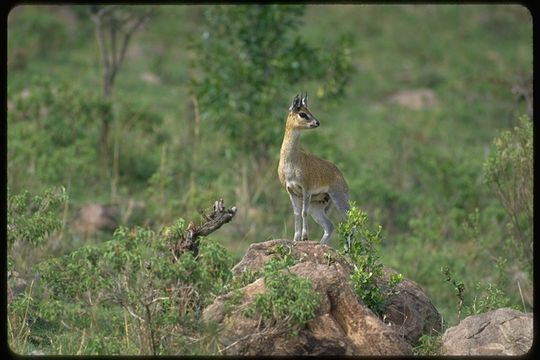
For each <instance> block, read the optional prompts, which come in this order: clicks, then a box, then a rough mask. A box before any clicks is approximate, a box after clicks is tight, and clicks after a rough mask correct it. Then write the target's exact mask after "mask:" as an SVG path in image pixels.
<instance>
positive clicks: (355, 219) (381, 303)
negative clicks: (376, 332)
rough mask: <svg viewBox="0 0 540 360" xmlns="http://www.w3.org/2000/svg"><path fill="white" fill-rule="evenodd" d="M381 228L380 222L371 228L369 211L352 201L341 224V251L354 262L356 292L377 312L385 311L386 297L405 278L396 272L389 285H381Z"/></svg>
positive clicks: (353, 275)
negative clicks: (364, 210) (379, 252)
mask: <svg viewBox="0 0 540 360" xmlns="http://www.w3.org/2000/svg"><path fill="white" fill-rule="evenodd" d="M381 231H382V227H381V226H380V225H379V227H378V229H377V230H376V231H374V230H372V229H370V228H369V224H368V216H367V214H366V213H365V212H363V211H361V210H360V209H359V208H358V207H356V204H355V203H354V202H351V208H350V210H349V212H348V213H347V219H346V220H345V221H344V222H342V223H340V224H339V226H338V233H339V236H340V246H341V247H342V248H343V250H342V251H343V252H344V253H345V254H348V255H349V256H350V258H351V261H352V263H353V265H354V272H353V273H352V274H351V283H352V286H353V289H354V292H355V293H356V295H357V296H358V298H359V299H360V300H362V301H363V302H364V303H365V304H366V305H367V306H368V307H369V308H370V309H371V310H373V311H374V312H375V313H377V314H381V313H382V312H383V310H384V308H385V306H386V299H387V297H388V296H390V295H391V294H392V293H393V292H394V291H395V287H396V286H397V284H399V282H401V280H402V279H403V277H402V275H401V274H393V275H392V276H391V278H390V281H389V283H388V286H387V288H382V286H380V285H379V283H380V282H381V280H382V278H383V275H384V272H383V265H382V263H381V262H380V261H379V255H378V247H379V246H380V243H381Z"/></svg>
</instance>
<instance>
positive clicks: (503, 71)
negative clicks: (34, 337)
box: [7, 5, 532, 353]
mask: <svg viewBox="0 0 540 360" xmlns="http://www.w3.org/2000/svg"><path fill="white" fill-rule="evenodd" d="M205 9H206V7H205V6H194V5H190V6H187V5H186V6H160V7H159V10H158V11H157V12H156V13H155V14H154V15H153V17H152V18H151V19H150V20H149V21H148V22H147V23H146V24H145V25H143V27H142V28H141V29H140V30H139V31H138V32H136V33H135V34H134V36H133V38H132V41H131V43H130V45H129V48H128V52H127V54H126V59H125V63H124V64H123V66H122V68H121V69H120V72H119V74H118V76H117V79H116V82H115V84H114V93H113V107H112V111H113V114H114V117H115V119H117V121H116V122H114V123H113V125H112V133H111V141H110V144H109V145H110V155H111V158H112V156H113V153H114V147H115V146H116V147H117V148H116V149H117V156H118V165H117V167H118V171H119V173H118V176H117V179H116V180H117V194H116V196H115V198H114V199H113V198H112V193H111V186H112V183H111V181H112V180H113V176H111V169H108V171H109V172H108V173H107V174H105V175H104V174H103V171H102V167H101V166H100V164H99V161H98V158H99V157H98V143H97V137H98V132H99V129H98V121H97V120H94V117H93V116H94V115H85V117H84V119H85V120H82V118H83V117H81V118H78V117H77V114H79V112H81V111H83V110H84V101H87V100H88V99H93V98H94V97H97V98H99V96H100V94H101V87H102V67H101V62H100V61H101V60H100V53H99V49H98V45H97V41H96V36H95V33H94V24H93V23H92V21H91V20H90V18H89V16H88V13H87V12H86V9H85V8H84V7H82V6H36V5H23V6H18V7H16V8H15V9H13V10H12V11H11V12H10V14H9V18H8V83H7V91H8V148H7V157H8V174H7V175H8V187H9V192H10V194H16V193H20V192H22V191H24V190H28V191H30V192H31V193H32V194H38V193H42V192H43V191H44V190H45V189H47V188H50V187H55V186H60V185H63V186H65V187H66V189H67V193H68V195H69V203H68V206H67V207H66V208H65V213H64V219H65V222H64V227H63V228H62V230H61V231H60V234H61V235H58V234H57V235H55V236H52V237H51V239H49V240H48V242H47V243H46V244H45V245H43V246H41V247H39V248H31V247H25V245H24V244H18V245H17V244H16V245H17V246H18V247H16V249H18V251H19V252H18V253H17V254H14V255H13V257H14V258H13V259H14V260H13V262H14V266H15V268H16V269H17V271H19V272H20V273H22V274H24V275H25V276H26V277H27V280H28V282H30V280H29V279H31V278H32V277H33V276H34V275H35V272H36V270H35V268H34V266H33V264H35V263H38V262H39V261H43V260H47V259H51V258H53V257H55V256H59V255H62V254H67V253H70V252H71V251H74V250H76V249H78V248H80V247H81V246H83V245H88V244H94V245H95V244H101V243H103V242H104V241H106V240H108V239H110V238H111V234H108V233H103V232H100V233H97V234H95V235H92V236H90V237H88V238H82V237H81V236H79V235H78V234H77V233H76V232H75V231H73V230H72V229H70V225H69V224H70V222H69V219H72V218H73V217H74V216H75V214H76V210H77V209H78V208H79V207H81V206H82V205H84V204H87V203H91V202H98V203H110V202H115V203H116V204H118V205H119V206H120V208H121V209H123V210H125V209H126V206H127V204H128V202H129V201H130V200H133V201H139V202H141V203H143V204H144V205H145V207H146V212H145V213H144V214H143V215H141V216H139V217H137V218H131V219H127V220H126V222H125V224H122V225H128V226H135V225H145V226H149V227H151V228H153V229H156V230H158V229H159V228H160V227H161V226H164V225H170V224H171V223H173V222H174V220H175V219H177V218H178V217H182V218H184V219H186V220H191V219H195V218H197V216H198V210H199V209H201V208H207V207H208V206H210V205H211V204H212V203H213V202H214V201H215V200H217V199H218V198H223V199H224V200H225V203H226V204H227V205H237V206H238V208H239V210H238V214H237V216H236V217H235V219H234V220H233V222H232V223H230V224H227V225H225V226H224V227H223V228H222V229H220V230H219V231H218V232H216V233H215V234H213V235H212V238H213V239H215V240H216V241H217V242H219V243H220V244H222V245H223V246H224V247H225V248H227V249H228V250H229V251H230V252H231V253H232V254H233V258H234V259H235V260H238V259H239V258H240V257H241V256H242V254H243V252H244V251H245V250H246V249H247V247H248V246H249V245H250V244H251V243H254V242H260V241H265V240H268V239H275V238H292V235H293V228H294V224H293V216H292V209H291V207H290V203H289V199H288V196H287V194H286V192H285V190H284V189H282V188H281V187H280V185H279V182H278V179H277V174H276V166H277V161H278V158H279V149H278V148H273V147H271V148H270V151H269V155H270V158H271V159H272V161H270V164H269V165H267V166H266V167H265V168H262V169H259V168H257V166H256V164H257V159H255V161H252V162H251V163H248V170H249V171H251V173H250V174H249V176H248V177H247V180H248V181H247V183H246V182H245V181H244V182H242V177H241V176H240V174H239V173H240V169H241V166H240V164H241V162H240V160H239V158H238V157H237V156H236V155H235V153H234V152H232V151H231V150H230V149H232V148H233V145H234V143H235V139H231V138H227V137H224V136H223V134H222V133H220V131H218V130H216V129H215V128H214V127H212V126H211V125H210V123H209V122H206V121H205V119H206V118H205V109H200V111H201V114H202V116H201V122H200V124H199V126H200V128H199V133H198V135H197V137H196V138H195V140H194V137H193V134H194V133H193V126H194V125H193V124H194V120H193V119H194V115H193V110H192V109H191V102H190V94H191V92H190V81H191V80H192V79H193V77H194V76H197V71H200V70H197V69H195V68H194V66H193V64H194V63H195V64H196V63H197V62H198V61H199V60H200V58H198V57H200V56H204V55H201V54H199V53H197V52H196V51H195V50H194V49H193V47H191V46H190V43H191V42H192V41H193V39H197V38H200V37H201V36H203V33H204V28H203V25H202V24H203V23H204V16H203V15H204V11H205ZM298 21H301V26H300V27H299V28H298V30H297V34H298V35H300V37H301V38H302V39H303V40H304V41H305V42H307V43H308V44H309V45H311V46H313V47H315V48H317V49H320V52H321V53H323V54H325V53H326V52H330V51H332V48H333V47H332V46H333V45H334V44H335V43H336V42H337V41H338V39H339V37H340V36H341V35H343V34H348V35H349V36H350V38H351V39H352V45H351V47H350V58H351V61H352V66H353V69H354V71H352V72H351V73H350V79H349V84H348V86H347V87H346V91H345V95H344V96H343V97H342V98H341V100H340V101H339V102H337V103H332V104H330V103H324V102H323V101H322V98H320V97H318V96H317V94H320V92H321V84H320V83H319V82H317V81H315V80H310V81H300V82H299V83H298V84H297V85H296V86H292V87H290V88H285V87H284V88H283V89H282V91H283V92H285V93H286V94H287V96H288V97H289V98H290V99H292V97H293V96H294V95H295V94H296V93H298V92H300V91H307V92H308V94H310V95H311V94H313V95H311V96H310V99H311V100H310V108H311V110H312V112H313V113H314V114H315V115H316V116H317V117H318V119H319V120H320V121H321V127H320V128H318V129H317V130H316V131H313V132H309V133H305V134H303V137H302V141H303V144H304V146H305V147H306V148H307V149H309V151H311V152H313V153H315V154H317V155H319V156H321V157H323V158H326V159H328V160H330V161H332V162H334V163H335V164H336V165H337V166H338V167H339V168H340V169H341V170H342V172H343V174H344V175H345V178H346V179H347V181H348V183H349V186H350V192H351V198H352V199H353V200H354V201H356V203H357V204H358V205H359V207H360V208H362V209H363V210H365V211H367V213H368V215H369V217H370V220H371V222H372V223H373V224H381V225H382V226H383V243H382V251H381V258H382V262H383V263H384V264H385V265H387V266H390V267H393V268H394V269H396V270H397V271H400V272H401V273H403V275H404V276H405V277H406V278H409V279H412V280H414V281H416V282H418V283H419V284H420V285H421V286H422V288H423V289H424V290H425V291H426V293H427V295H428V296H429V297H430V298H431V299H432V301H433V303H434V305H435V306H436V308H437V309H438V310H439V311H440V312H441V314H442V315H443V318H444V320H445V321H446V323H447V324H449V325H453V324H455V323H457V321H458V317H459V315H458V310H457V306H458V298H457V297H456V291H455V289H454V287H453V286H452V285H451V284H450V283H448V282H446V281H445V276H444V275H443V274H442V273H441V268H444V267H448V268H450V269H451V270H452V273H453V276H454V277H455V279H457V280H459V281H461V282H463V283H464V285H465V293H464V296H465V300H466V302H467V303H473V302H474V301H476V299H477V298H479V297H480V296H483V295H482V294H485V291H484V290H485V289H484V288H485V287H486V286H487V285H488V284H493V285H494V286H497V287H498V288H500V289H501V291H502V293H501V294H502V295H504V297H507V298H508V299H509V301H510V303H511V304H513V305H518V306H519V307H520V308H521V309H523V307H525V309H526V310H530V309H531V308H530V305H527V304H525V301H524V300H523V295H522V294H521V295H520V291H522V290H523V291H524V292H532V281H531V278H529V277H527V275H526V274H527V273H528V272H529V271H530V269H527V267H526V266H524V265H523V262H520V261H518V259H516V258H515V257H514V256H513V253H511V252H509V250H508V249H509V248H512V242H513V241H515V239H513V238H512V236H511V233H510V231H509V230H508V227H507V224H508V222H509V221H510V220H509V218H508V215H507V213H505V211H504V208H503V206H502V205H501V204H500V202H499V201H498V199H497V197H496V196H495V194H494V192H493V191H492V189H490V188H489V187H488V186H487V185H486V184H485V181H484V180H485V174H484V164H485V162H486V160H487V159H488V157H489V156H490V155H491V154H492V153H493V151H494V148H493V140H494V139H495V138H496V137H498V136H499V135H500V133H501V131H503V130H507V129H512V128H513V127H514V126H516V125H517V124H518V120H517V119H518V117H519V116H520V115H522V114H526V105H525V103H524V102H523V101H520V100H519V99H518V98H517V97H516V95H515V94H514V93H513V92H512V89H513V88H514V87H515V86H516V85H519V84H523V83H526V82H527V81H528V80H529V79H530V78H531V77H532V18H531V15H530V13H529V12H528V10H527V9H526V8H524V7H522V6H519V5H399V6H398V5H308V6H306V9H305V14H304V15H303V16H302V17H301V18H299V19H298ZM45 83H46V84H49V85H44V84H45ZM51 84H52V85H51ZM47 86H52V88H54V87H65V88H66V89H67V90H66V94H72V95H69V96H72V97H73V99H71V98H69V99H71V100H69V101H68V100H66V101H65V102H63V103H61V104H56V103H54V101H55V100H54V97H55V96H57V97H58V96H59V95H58V93H57V92H55V91H56V90H54V91H52V92H51V94H52V95H43V94H42V93H40V89H45V88H46V87H47ZM231 91H234V89H231ZM72 92H73V93H72ZM28 94H30V95H28ZM32 96H34V97H35V98H36V102H38V105H37V107H36V108H35V109H34V108H30V107H28V108H27V109H26V110H25V111H27V113H28V114H37V115H35V116H34V115H25V114H27V113H24V111H22V110H20V109H21V108H20V107H19V105H18V104H20V103H21V102H24V101H28V100H25V99H28V98H29V97H30V99H33V98H32ZM47 96H52V97H53V98H52V99H49V98H47ZM66 96H68V95H66ZM319 98H320V99H321V100H319ZM43 99H48V100H43ZM39 101H44V102H45V101H48V102H47V103H46V104H50V105H45V106H41V107H40V105H39ZM96 101H97V100H96ZM71 104H75V105H73V106H72V105H71ZM81 104H83V105H81ZM24 106H27V105H24ZM288 106H289V103H281V102H280V103H275V108H276V109H280V110H279V111H281V113H282V118H281V121H283V125H284V120H285V116H286V111H287V108H288ZM64 107H69V108H67V109H65V108H64ZM79 107H81V109H83V110H80V109H79ZM74 108H76V109H74ZM32 109H33V110H32ZM36 109H37V110H36ZM40 109H41V110H40ZM55 109H56V110H55ZM53 110H54V111H58V114H60V115H55V116H56V117H51V116H50V114H53V113H54V111H53ZM32 111H34V112H32ZM47 111H49V112H47ZM77 111H79V112H77ZM44 112H45V113H44ZM70 117H73V118H70ZM39 119H41V121H42V122H43V124H45V125H43V124H42V123H41V122H40V121H39ZM259 120H260V121H272V120H273V121H278V120H279V119H278V120H275V119H273V118H271V119H259ZM55 124H61V125H55ZM66 124H67V125H66ZM55 126H58V128H55ZM62 132H65V133H66V134H68V135H67V136H68V137H69V136H70V135H69V134H72V135H71V136H76V137H77V139H76V140H77V141H79V142H77V141H74V140H73V139H70V140H66V141H68V142H69V141H71V142H72V143H71V144H72V145H70V146H72V147H69V146H63V145H61V141H60V140H58V139H57V138H56V137H55V136H57V135H56V134H57V133H58V134H61V133H62ZM53 133H54V134H55V135H52V134H53ZM279 136H280V138H279V139H276V143H278V144H279V143H280V142H281V136H282V135H279ZM49 137H50V139H49ZM238 141H239V140H238ZM59 164H60V165H59ZM61 164H63V165H61ZM255 170H256V171H255ZM332 217H333V219H336V220H337V216H336V214H333V215H332ZM310 226H311V227H310V229H311V234H310V235H311V237H312V238H313V239H318V238H319V237H320V236H321V235H322V231H321V229H319V228H318V227H317V225H316V224H315V223H314V222H310ZM331 245H333V246H334V247H336V246H337V240H336V239H333V240H332V241H331ZM13 249H15V248H13ZM10 251H14V250H11V249H10ZM25 256H26V257H25ZM531 265H532V264H528V266H529V267H530V268H532V266H531ZM518 281H520V283H519V286H520V288H519V289H518ZM482 289H484V290H482ZM490 294H492V293H490ZM501 294H499V295H501ZM502 295H501V296H502ZM461 317H463V316H461ZM66 341H67V340H66ZM25 346H26V347H25V348H24V349H25V350H28V351H30V350H31V349H33V348H37V349H39V348H40V347H39V346H33V345H32V346H30V345H25ZM81 346H82V345H81ZM19 350H21V348H19ZM21 351H22V350H21ZM48 351H52V352H55V351H56V353H58V348H55V345H54V344H53V345H50V348H48ZM64 351H66V350H64ZM96 351H97V350H96ZM97 352H98V353H99V351H97Z"/></svg>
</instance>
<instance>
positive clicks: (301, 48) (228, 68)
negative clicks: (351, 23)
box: [191, 5, 353, 208]
mask: <svg viewBox="0 0 540 360" xmlns="http://www.w3.org/2000/svg"><path fill="white" fill-rule="evenodd" d="M304 11H305V6H304V5H287V6H284V5H255V6H253V5H246V6H214V7H209V8H207V9H206V11H205V12H204V25H203V30H202V32H201V36H200V37H199V38H196V39H195V41H194V42H193V49H194V53H195V57H194V58H193V62H192V66H193V68H194V73H193V77H192V82H191V92H192V94H193V95H194V97H195V99H196V100H198V106H199V107H200V117H201V121H202V122H205V121H206V122H208V123H210V124H212V125H213V126H214V127H216V128H217V129H219V131H222V133H223V134H224V135H225V136H227V137H228V138H229V139H231V140H232V141H231V144H232V146H233V148H232V149H231V152H232V155H233V156H234V157H235V158H236V159H237V160H239V162H240V163H241V167H240V169H241V171H240V172H239V173H240V177H241V178H240V179H239V180H240V182H241V184H242V185H240V189H242V190H240V193H238V194H237V195H238V196H239V197H240V198H241V199H238V200H240V203H242V205H244V207H245V205H247V203H248V202H249V200H248V199H247V198H248V197H249V194H250V193H251V192H253V189H252V190H249V189H248V188H247V174H248V173H261V172H262V171H265V170H266V169H268V168H269V161H271V160H275V159H276V154H277V152H276V151H277V146H279V144H280V143H281V140H282V132H283V126H284V117H285V112H286V109H287V108H288V106H289V101H290V99H291V97H292V96H294V94H296V93H298V92H300V91H305V90H306V89H311V88H313V85H312V83H314V84H316V85H317V86H318V91H317V93H316V95H317V96H318V97H319V98H321V99H324V100H332V101H335V100H339V98H340V96H342V95H343V94H344V92H345V89H346V86H347V83H348V82H349V80H350V76H351V73H352V69H353V68H352V65H351V59H350V56H349V53H350V45H351V39H350V38H349V37H346V36H343V37H342V38H341V39H340V41H339V42H338V43H337V45H336V47H335V48H333V49H322V48H321V49H320V48H317V47H314V46H312V45H310V44H308V43H307V42H306V41H304V40H303V39H302V36H301V34H300V33H299V31H298V30H299V28H300V26H301V25H302V20H301V19H302V16H303V15H304ZM321 103H324V102H323V101H321V102H319V103H318V104H319V105H318V106H324V105H320V104H321ZM250 166H253V167H254V168H253V169H249V170H248V168H249V167H250ZM270 167H273V166H270ZM242 199H243V201H242ZM242 205H241V206H239V208H242Z"/></svg>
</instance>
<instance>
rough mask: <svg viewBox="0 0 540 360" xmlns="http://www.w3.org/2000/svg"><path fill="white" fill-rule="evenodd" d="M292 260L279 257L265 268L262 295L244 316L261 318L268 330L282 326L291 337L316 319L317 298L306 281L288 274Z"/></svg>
mask: <svg viewBox="0 0 540 360" xmlns="http://www.w3.org/2000/svg"><path fill="white" fill-rule="evenodd" d="M291 259H292V258H290V257H288V255H287V256H286V257H284V258H280V257H279V255H278V256H276V257H273V258H272V259H271V260H270V261H268V262H267V263H266V264H265V266H264V270H263V277H264V284H265V291H264V292H263V293H262V294H257V295H255V298H254V301H253V303H252V304H251V306H250V307H248V308H247V309H246V310H245V314H246V315H247V316H254V315H255V313H257V314H260V316H262V318H263V319H264V320H265V322H266V325H267V326H272V325H284V326H286V327H287V328H288V329H289V332H290V333H292V334H297V332H298V329H299V328H301V327H303V326H304V325H305V324H306V323H307V322H308V321H309V320H311V319H313V318H314V317H315V311H316V310H317V308H318V307H319V304H320V295H319V294H318V293H317V292H315V291H314V290H313V285H312V283H311V280H310V279H309V278H304V277H301V276H298V275H296V274H293V273H291V272H290V271H289V266H291V265H292V264H293V262H292V261H291Z"/></svg>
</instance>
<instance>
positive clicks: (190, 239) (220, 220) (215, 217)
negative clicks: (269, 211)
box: [173, 199, 237, 258]
mask: <svg viewBox="0 0 540 360" xmlns="http://www.w3.org/2000/svg"><path fill="white" fill-rule="evenodd" d="M236 210H237V209H236V206H233V207H231V208H230V209H225V205H224V204H223V199H220V200H218V201H216V202H214V206H213V207H212V212H211V213H210V214H204V213H202V216H203V218H204V220H205V222H204V223H203V224H201V225H194V224H193V223H192V222H191V223H190V224H189V225H188V228H187V229H186V231H184V234H183V236H182V237H181V238H180V240H179V241H178V242H177V243H176V245H175V246H174V249H173V253H174V256H175V258H178V257H179V256H180V254H182V253H183V252H185V251H191V252H192V253H193V255H194V256H197V255H198V253H199V240H198V238H199V237H201V236H208V235H210V234H211V233H213V232H214V231H216V230H217V229H219V228H220V227H221V226H223V224H226V223H228V222H230V221H231V220H232V218H233V217H234V215H236Z"/></svg>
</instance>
